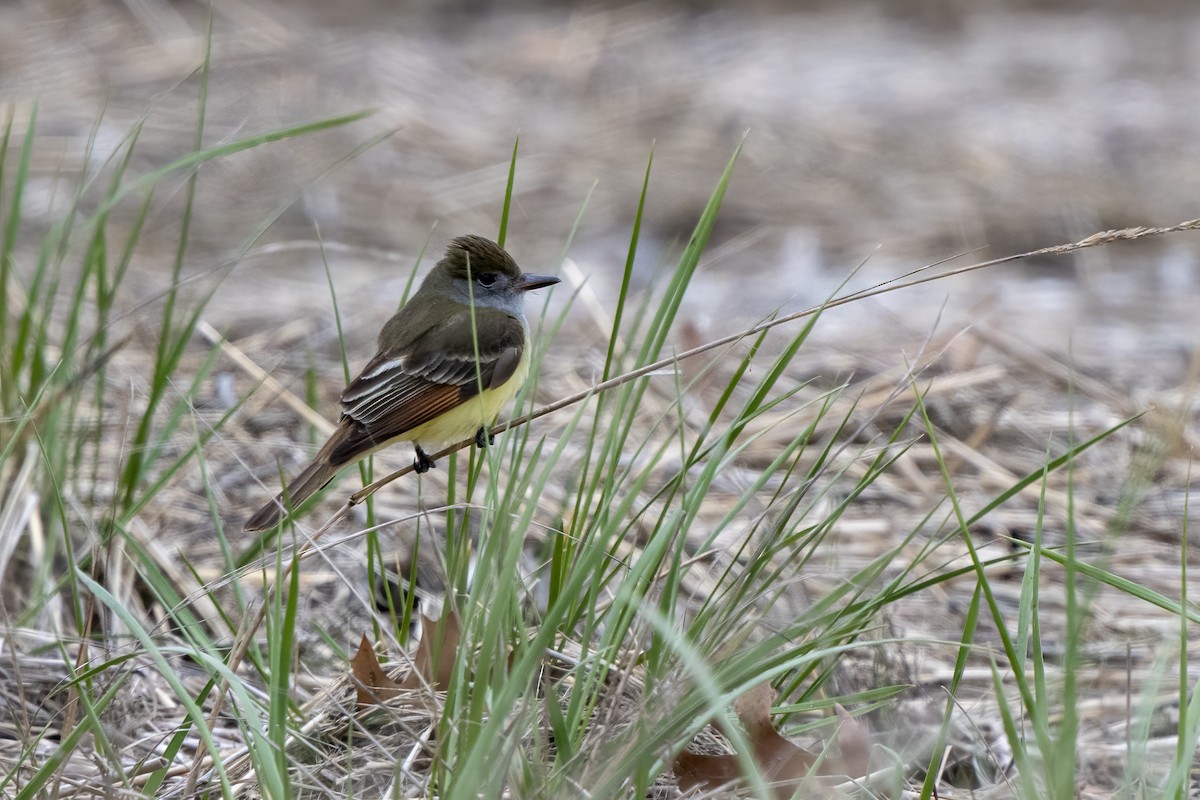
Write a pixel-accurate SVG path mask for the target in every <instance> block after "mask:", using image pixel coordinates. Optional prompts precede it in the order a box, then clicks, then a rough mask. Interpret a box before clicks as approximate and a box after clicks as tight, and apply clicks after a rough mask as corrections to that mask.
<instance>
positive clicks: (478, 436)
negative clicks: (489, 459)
mask: <svg viewBox="0 0 1200 800" xmlns="http://www.w3.org/2000/svg"><path fill="white" fill-rule="evenodd" d="M495 443H496V437H495V436H493V435H492V434H491V433H490V432H489V431H488V429H487V428H485V427H483V426H482V425H480V426H479V430H477V431H475V446H476V447H491V446H492V445H494V444H495Z"/></svg>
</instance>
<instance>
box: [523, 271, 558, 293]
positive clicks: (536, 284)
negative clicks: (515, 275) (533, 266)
mask: <svg viewBox="0 0 1200 800" xmlns="http://www.w3.org/2000/svg"><path fill="white" fill-rule="evenodd" d="M561 280H562V279H561V278H557V277H555V276H553V275H529V274H526V273H521V277H520V279H519V280H518V281H517V282H516V283H515V284H514V285H513V288H514V289H516V290H517V291H518V292H532V291H533V290H534V289H541V288H543V287H545V286H553V285H554V284H556V283H558V282H559V281H561Z"/></svg>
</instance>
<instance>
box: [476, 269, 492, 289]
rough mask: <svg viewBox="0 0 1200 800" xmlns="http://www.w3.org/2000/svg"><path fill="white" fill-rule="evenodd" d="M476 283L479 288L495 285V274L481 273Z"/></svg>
mask: <svg viewBox="0 0 1200 800" xmlns="http://www.w3.org/2000/svg"><path fill="white" fill-rule="evenodd" d="M478 281H479V285H480V286H492V285H494V284H495V283H496V273H494V272H484V273H481V274H480V275H479V278H478Z"/></svg>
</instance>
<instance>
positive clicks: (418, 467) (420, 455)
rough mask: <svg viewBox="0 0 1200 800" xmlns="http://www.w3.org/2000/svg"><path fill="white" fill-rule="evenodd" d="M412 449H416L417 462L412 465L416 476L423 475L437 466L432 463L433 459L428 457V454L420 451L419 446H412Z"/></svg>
mask: <svg viewBox="0 0 1200 800" xmlns="http://www.w3.org/2000/svg"><path fill="white" fill-rule="evenodd" d="M413 447H415V448H416V449H417V460H416V463H414V464H413V470H414V471H415V472H416V473H417V474H418V475H424V474H425V473H426V472H429V470H431V469H433V468H434V467H436V466H437V464H435V463H433V459H432V458H430V457H429V454H428V453H426V452H425V451H424V450H422V449H421V445H419V444H414V445H413Z"/></svg>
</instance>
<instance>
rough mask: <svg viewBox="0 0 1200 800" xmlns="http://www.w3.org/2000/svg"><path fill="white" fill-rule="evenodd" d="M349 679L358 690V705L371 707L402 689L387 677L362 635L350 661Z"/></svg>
mask: <svg viewBox="0 0 1200 800" xmlns="http://www.w3.org/2000/svg"><path fill="white" fill-rule="evenodd" d="M350 678H351V680H353V681H354V685H355V687H356V688H357V689H358V705H359V706H360V707H361V706H373V705H378V704H379V703H382V702H383V701H385V700H388V699H389V698H392V697H395V696H396V695H397V694H399V693H400V690H401V689H402V688H403V687H402V686H401V685H400V684H399V683H396V682H395V681H394V680H392V679H391V678H389V677H388V676H387V673H386V672H384V671H383V667H382V666H380V664H379V658H378V657H376V655H375V648H373V647H372V646H371V643H370V642H369V641H368V640H367V635H366V634H365V633H364V634H363V637H362V641H361V642H359V645H358V652H357V653H355V654H354V657H353V658H351V659H350Z"/></svg>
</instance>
